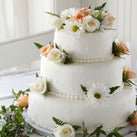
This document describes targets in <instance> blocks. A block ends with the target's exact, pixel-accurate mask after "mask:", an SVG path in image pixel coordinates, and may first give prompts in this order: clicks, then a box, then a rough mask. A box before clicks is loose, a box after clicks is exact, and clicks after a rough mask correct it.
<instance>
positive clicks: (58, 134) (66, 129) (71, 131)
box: [52, 117, 125, 137]
mask: <svg viewBox="0 0 137 137" xmlns="http://www.w3.org/2000/svg"><path fill="white" fill-rule="evenodd" d="M52 119H53V121H54V122H55V124H57V127H56V128H55V132H54V136H55V137H65V136H69V137H75V135H76V133H75V132H76V131H77V130H81V131H82V136H83V137H100V136H102V135H104V136H105V137H123V136H122V135H121V134H120V133H119V131H120V130H122V129H123V128H125V127H116V128H115V129H114V130H113V131H112V132H110V133H107V132H106V131H104V130H103V125H100V126H99V127H97V128H96V129H95V130H94V131H93V132H92V133H88V129H87V128H86V126H85V122H84V121H83V122H82V126H78V125H77V126H73V125H70V124H69V123H67V122H64V121H62V120H60V119H57V118H55V117H53V118H52ZM75 127H77V128H75Z"/></svg>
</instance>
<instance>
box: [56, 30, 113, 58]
mask: <svg viewBox="0 0 137 137" xmlns="http://www.w3.org/2000/svg"><path fill="white" fill-rule="evenodd" d="M113 40H114V39H113V31H112V30H110V31H105V32H96V33H86V34H81V35H80V36H79V37H76V36H73V35H70V34H69V32H67V31H64V30H61V31H56V32H55V38H54V42H55V43H57V45H58V46H59V47H60V48H61V49H65V50H66V51H67V52H68V53H71V54H72V57H73V58H76V59H100V58H108V57H111V56H112V42H113Z"/></svg>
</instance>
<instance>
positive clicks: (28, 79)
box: [0, 70, 136, 137]
mask: <svg viewBox="0 0 137 137" xmlns="http://www.w3.org/2000/svg"><path fill="white" fill-rule="evenodd" d="M36 72H38V73H39V70H31V71H27V72H23V73H20V74H14V75H8V76H2V77H0V106H1V105H6V106H8V105H10V104H11V103H12V100H13V99H12V98H11V97H10V96H12V92H11V90H12V88H13V89H14V90H15V91H16V92H18V90H26V89H28V88H29V86H30V84H31V83H32V81H33V79H34V78H35V74H36ZM6 98H9V99H6ZM31 137H40V136H38V135H37V134H32V135H31ZM126 137H136V136H135V135H133V134H132V135H131V134H130V135H128V136H126Z"/></svg>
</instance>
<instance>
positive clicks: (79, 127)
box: [72, 125, 82, 131]
mask: <svg viewBox="0 0 137 137" xmlns="http://www.w3.org/2000/svg"><path fill="white" fill-rule="evenodd" d="M72 127H73V128H74V129H75V131H77V130H80V129H81V128H82V127H81V126H79V125H73V126H72Z"/></svg>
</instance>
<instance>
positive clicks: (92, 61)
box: [74, 54, 114, 63]
mask: <svg viewBox="0 0 137 137" xmlns="http://www.w3.org/2000/svg"><path fill="white" fill-rule="evenodd" d="M113 57H114V55H113V54H112V55H111V56H109V57H106V58H98V59H76V58H74V61H75V62H77V63H99V62H104V61H108V60H111V59H112V58H113Z"/></svg>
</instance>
